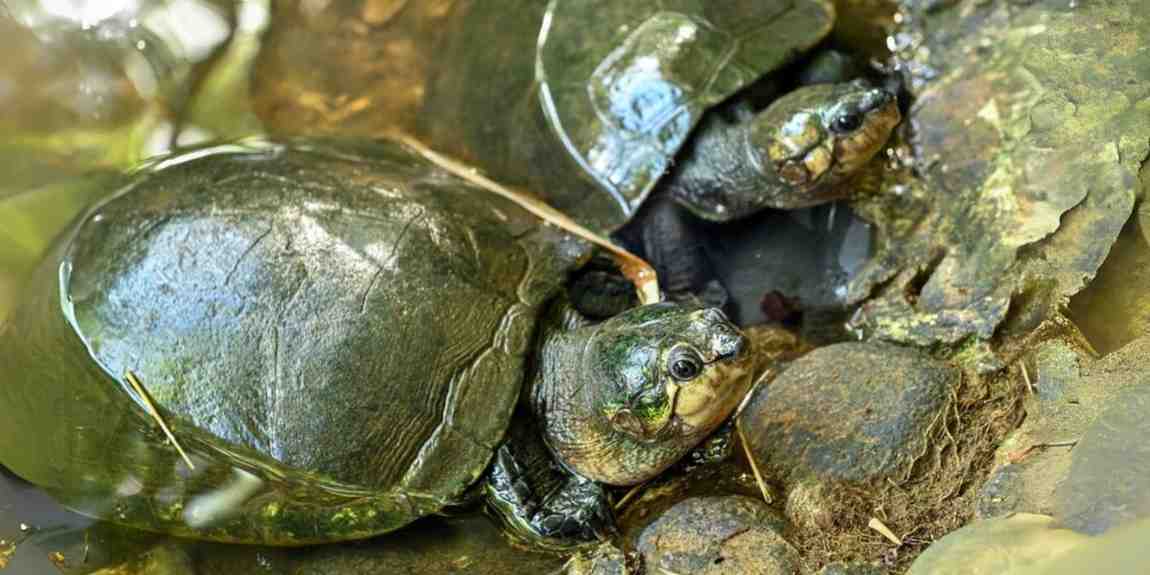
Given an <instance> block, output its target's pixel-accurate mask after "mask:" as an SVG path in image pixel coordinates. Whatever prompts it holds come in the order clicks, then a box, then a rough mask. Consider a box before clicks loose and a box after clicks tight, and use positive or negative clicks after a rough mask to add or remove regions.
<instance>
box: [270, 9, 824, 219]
mask: <svg viewBox="0 0 1150 575" xmlns="http://www.w3.org/2000/svg"><path fill="white" fill-rule="evenodd" d="M285 4H287V5H285V6H284V9H283V11H282V13H281V14H279V15H278V16H277V21H276V23H275V25H274V26H273V27H272V30H271V31H270V33H269V36H268V38H267V40H266V42H265V45H264V49H263V51H262V53H261V61H260V63H259V66H258V68H257V74H256V86H255V93H256V107H257V111H258V112H259V113H260V115H261V117H262V118H264V120H265V121H267V123H268V124H269V126H271V128H272V129H273V130H278V131H281V132H296V131H304V130H315V129H321V130H326V131H329V132H334V133H340V134H347V133H354V134H378V133H385V132H388V131H391V130H396V129H398V130H402V131H404V132H407V133H410V134H413V135H415V136H416V137H418V138H421V139H423V140H424V141H425V142H426V143H427V145H429V146H430V147H432V148H435V149H437V150H439V151H441V152H444V153H448V154H450V155H453V156H455V157H457V158H459V159H461V160H463V161H465V162H467V163H469V164H471V165H474V166H477V167H479V168H481V169H483V170H484V171H486V172H487V173H488V175H490V176H492V177H493V178H495V179H496V180H498V181H500V182H502V183H505V184H510V185H516V186H521V187H524V188H526V189H528V190H530V191H531V192H533V193H536V194H539V195H540V196H542V197H543V198H544V199H545V200H547V201H548V202H549V203H550V204H552V205H553V206H554V207H556V208H558V209H559V210H561V211H564V212H566V213H568V214H571V215H572V216H573V217H575V218H576V219H577V220H579V221H580V222H581V223H583V224H584V225H588V226H589V227H591V228H592V229H595V230H596V231H599V232H610V231H614V230H615V229H617V228H618V227H619V226H621V225H622V224H623V223H625V222H626V220H627V219H628V218H629V217H630V216H631V215H632V214H633V213H634V211H635V210H636V208H637V207H638V205H639V204H640V203H641V202H642V201H643V199H644V198H645V197H646V195H647V194H648V192H649V191H650V190H651V188H652V187H653V185H654V184H655V182H656V181H657V180H658V179H659V178H660V176H662V174H663V173H664V172H665V171H666V170H667V168H668V167H669V166H670V164H671V162H672V160H673V159H674V156H675V154H676V153H677V151H678V150H679V148H680V147H681V146H682V145H683V143H684V142H685V141H686V139H687V136H688V135H689V134H690V132H691V130H692V129H693V127H694V126H695V125H696V124H697V122H698V121H699V119H700V117H701V116H702V115H703V113H704V112H705V111H706V110H707V109H708V108H709V107H711V106H713V105H714V104H716V103H718V102H719V101H721V100H723V99H725V98H727V97H729V96H731V95H732V94H733V93H735V92H736V91H738V90H739V89H741V88H743V87H744V86H746V85H747V84H748V83H750V82H752V81H754V80H756V79H758V78H760V77H762V76H763V75H764V74H767V73H768V72H771V71H773V70H775V69H777V68H778V67H780V66H782V65H785V64H787V63H788V62H790V61H792V60H793V59H794V58H795V57H796V56H797V55H798V54H799V53H801V52H803V51H805V50H807V49H809V48H811V47H812V46H813V45H814V44H816V43H817V42H818V41H819V40H821V39H822V38H823V37H825V36H826V34H828V33H829V32H830V29H831V25H832V23H833V20H834V9H833V6H832V5H831V4H830V3H829V2H828V1H827V0H759V1H748V0H729V1H723V2H715V1H704V0H693V1H689V0H676V1H666V0H659V1H656V0H638V1H634V2H618V1H614V0H552V1H551V2H549V3H542V2H537V1H534V0H532V1H513V2H499V3H494V2H433V3H410V2H409V3H406V4H403V5H402V7H401V8H397V9H395V10H393V11H389V12H388V13H387V14H386V16H384V15H379V14H376V12H375V11H368V10H367V9H366V7H365V8H364V9H362V10H356V9H354V6H356V5H357V3H356V2H354V1H351V0H347V1H343V2H340V1H336V2H333V3H332V5H331V6H329V8H328V9H327V10H326V11H325V12H324V13H323V14H321V15H316V14H308V13H305V12H303V11H301V10H302V9H301V8H299V7H298V6H296V7H293V5H294V4H297V3H285ZM369 13H370V14H371V15H374V16H373V18H374V20H372V21H371V22H370V26H366V25H365V22H364V21H365V19H368V15H369ZM349 29H352V30H357V31H360V32H361V33H360V34H352V35H348V34H346V32H345V31H346V30H349ZM349 56H350V57H349ZM311 70H320V71H319V72H311ZM301 94H306V95H307V97H306V98H304V97H301Z"/></svg>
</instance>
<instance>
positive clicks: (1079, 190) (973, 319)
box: [852, 0, 1150, 345]
mask: <svg viewBox="0 0 1150 575" xmlns="http://www.w3.org/2000/svg"><path fill="white" fill-rule="evenodd" d="M1070 4H1074V6H1073V7H1069V5H1068V3H1067V2H1065V1H1064V0H1047V1H1041V0H1039V1H1034V2H1024V3H1023V2H1008V1H1005V0H1001V1H992V2H986V1H982V0H966V1H956V2H949V3H942V4H940V3H937V2H908V3H907V5H908V6H909V7H910V9H909V10H907V11H906V12H905V13H904V14H903V20H904V22H907V24H906V26H904V29H903V30H902V31H900V33H899V34H898V35H896V36H895V38H894V40H893V41H892V43H893V44H894V45H896V46H897V47H898V48H899V52H898V54H899V60H900V67H901V68H902V69H903V70H906V71H908V75H907V82H908V84H909V86H910V91H911V95H912V97H913V98H914V104H913V106H912V108H911V110H910V113H909V129H910V133H911V134H912V138H911V140H910V144H911V147H912V149H913V151H914V155H915V157H916V172H918V173H920V174H921V177H919V178H915V179H913V180H910V181H899V180H898V179H897V178H895V179H894V180H895V181H892V182H890V183H889V184H888V185H886V186H885V187H884V189H883V191H882V193H880V194H877V195H876V196H875V197H874V199H872V200H870V201H867V202H862V203H861V204H860V205H859V206H858V209H859V210H860V211H861V212H867V213H869V214H870V217H871V218H872V219H873V221H875V223H876V225H877V226H878V228H879V229H880V230H881V232H880V234H879V235H880V241H879V244H880V249H879V251H878V253H877V254H876V256H875V257H874V258H873V259H872V262H871V264H870V266H869V268H868V269H866V270H864V271H863V272H862V273H860V279H859V280H858V281H856V282H855V285H854V286H852V290H854V291H869V290H870V289H871V288H872V287H873V286H876V285H877V286H879V290H878V292H879V293H878V294H877V296H876V297H875V298H873V299H872V300H871V301H870V302H869V303H868V304H867V306H866V307H864V309H863V312H862V313H861V314H860V317H859V318H858V322H857V325H858V326H859V327H860V329H863V330H865V331H867V332H868V333H871V334H873V335H875V336H876V337H880V338H883V339H887V340H892V341H898V342H912V343H916V344H919V345H932V344H937V343H944V344H955V343H957V342H960V341H962V340H964V339H965V338H967V337H970V336H975V337H978V338H981V339H990V338H991V337H992V336H993V335H994V334H995V328H996V327H997V326H998V325H999V324H1000V323H1001V322H1002V321H1003V320H1004V318H1006V316H1007V312H1008V310H1010V309H1011V303H1012V301H1013V302H1014V303H1020V302H1024V301H1025V305H1024V306H1023V307H1032V308H1036V309H1037V310H1038V312H1037V313H1038V315H1040V316H1042V315H1045V314H1047V313H1048V312H1049V310H1051V309H1053V304H1054V302H1057V301H1059V299H1060V298H1063V297H1066V296H1069V295H1072V294H1074V293H1076V292H1078V291H1080V290H1081V289H1082V288H1083V287H1085V285H1086V283H1087V282H1088V281H1089V280H1090V279H1091V278H1092V277H1093V276H1094V274H1095V272H1096V271H1097V270H1098V267H1099V266H1100V265H1101V264H1102V261H1103V260H1104V259H1105V257H1106V255H1107V253H1108V251H1109V249H1110V246H1111V245H1112V244H1113V243H1114V241H1115V238H1116V237H1117V236H1118V233H1119V231H1120V230H1121V229H1122V227H1123V225H1124V224H1125V222H1126V220H1127V218H1128V217H1129V215H1130V213H1131V210H1132V207H1133V204H1134V199H1135V196H1136V194H1137V191H1138V188H1139V186H1138V183H1137V178H1136V174H1137V173H1138V170H1139V168H1140V165H1141V163H1142V162H1143V160H1144V159H1145V158H1146V157H1147V153H1148V150H1150V115H1148V114H1147V113H1146V111H1147V110H1148V109H1150V80H1148V78H1150V75H1147V73H1146V70H1147V69H1148V67H1150V52H1147V51H1146V50H1145V49H1144V47H1145V46H1146V45H1147V44H1148V40H1150V16H1147V11H1146V10H1145V9H1144V6H1143V5H1142V4H1141V3H1140V2H1139V1H1137V0H1118V1H1112V2H1081V3H1070ZM899 198H913V199H914V202H912V203H916V204H918V205H920V206H921V207H923V208H924V211H925V215H921V214H919V213H917V212H915V210H909V211H908V210H907V209H905V207H903V206H902V205H901V204H899V203H898V200H899ZM883 206H887V207H883ZM911 214H913V216H912V215H911ZM883 282H886V283H883ZM1019 311H1023V310H1019Z"/></svg>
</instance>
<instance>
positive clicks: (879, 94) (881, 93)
mask: <svg viewBox="0 0 1150 575" xmlns="http://www.w3.org/2000/svg"><path fill="white" fill-rule="evenodd" d="M892 100H894V94H891V93H890V92H888V91H887V90H883V89H881V88H876V89H874V90H871V91H869V92H867V94H866V96H865V97H864V98H863V108H864V109H866V110H867V111H870V110H877V109H879V108H881V107H883V106H886V105H887V104H889V103H891V101H892Z"/></svg>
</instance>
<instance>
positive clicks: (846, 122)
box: [831, 112, 863, 134]
mask: <svg viewBox="0 0 1150 575" xmlns="http://www.w3.org/2000/svg"><path fill="white" fill-rule="evenodd" d="M862 121H863V119H862V114H859V113H857V112H845V113H842V114H839V115H838V116H835V119H833V120H831V130H833V131H835V132H838V133H840V134H845V133H847V132H853V131H855V130H857V129H859V126H862Z"/></svg>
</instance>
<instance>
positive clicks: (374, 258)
mask: <svg viewBox="0 0 1150 575" xmlns="http://www.w3.org/2000/svg"><path fill="white" fill-rule="evenodd" d="M368 157H370V158H371V159H365V158H368ZM585 251H586V246H585V245H583V244H582V243H581V242H575V241H573V240H570V239H564V238H562V237H560V236H558V234H556V233H555V232H553V231H551V230H550V229H548V228H545V227H544V226H541V225H539V222H538V221H537V220H536V219H535V218H534V217H532V216H530V215H528V214H527V213H526V212H524V211H523V210H521V209H520V208H518V207H517V206H515V205H514V204H512V203H510V202H508V201H506V200H502V199H500V198H497V197H494V196H493V195H492V194H490V193H489V192H486V191H484V190H481V189H479V188H475V187H472V186H470V185H468V184H465V183H464V182H462V181H461V180H459V179H457V178H455V177H453V176H451V175H449V174H447V173H445V172H443V171H441V170H439V169H437V168H435V167H434V166H431V165H430V164H428V163H426V162H425V161H424V160H423V159H422V158H419V157H416V156H414V155H413V154H411V153H409V152H408V151H407V150H405V149H404V148H402V147H400V146H397V145H391V144H386V143H379V144H372V145H370V146H368V145H364V146H361V147H360V148H359V149H351V148H349V147H347V146H344V147H343V148H335V147H325V146H311V145H305V144H300V143H297V144H294V145H288V146H280V145H265V146H257V147H254V148H245V149H238V148H236V147H224V148H215V149H209V150H202V151H198V152H194V153H189V154H186V155H184V156H180V157H176V158H172V159H169V160H166V161H164V162H161V163H160V164H158V165H157V166H155V167H154V168H152V169H150V170H148V171H147V173H144V174H142V175H141V177H140V179H139V180H138V181H137V182H136V183H134V184H133V185H132V186H130V187H129V188H128V189H126V190H124V191H123V192H121V193H119V194H117V195H116V196H114V197H113V198H112V199H110V200H107V201H105V202H103V203H102V204H100V205H98V206H97V207H96V208H94V209H93V210H92V211H90V212H89V213H88V214H87V215H86V216H85V217H83V218H82V219H81V220H80V221H79V223H78V224H77V226H76V227H75V228H74V229H73V230H72V231H71V232H69V233H68V234H67V236H66V237H65V238H63V240H62V241H61V243H60V244H59V245H58V247H57V248H56V250H55V252H54V253H53V254H52V255H51V256H50V257H49V258H48V260H47V261H46V262H45V263H44V265H43V266H42V268H41V269H40V270H39V272H38V274H37V275H36V276H35V277H34V278H33V280H32V281H31V283H30V284H29V285H28V287H27V292H26V297H25V300H24V302H23V304H22V305H21V307H20V308H19V309H18V310H17V311H15V312H14V313H13V315H12V317H11V318H10V320H9V321H8V323H6V324H4V325H3V327H2V328H0V364H3V365H5V366H6V369H5V371H6V373H9V374H15V376H14V377H12V378H11V379H9V380H8V381H6V382H5V385H4V386H3V387H0V411H2V412H3V413H4V414H5V417H4V418H0V462H2V463H3V464H4V465H5V466H7V467H9V468H10V469H11V470H12V471H14V472H16V473H17V474H19V475H21V476H23V477H25V478H26V479H28V480H30V481H32V482H34V483H36V484H39V485H41V486H43V487H45V488H46V489H48V491H49V492H51V493H53V494H54V495H56V496H57V497H59V498H61V499H62V500H64V501H65V502H66V503H67V504H69V505H71V506H73V507H75V508H76V509H78V510H80V511H82V512H84V513H88V514H92V515H95V516H99V517H104V518H107V519H111V520H113V521H117V522H121V523H126V524H129V525H134V526H137V527H143V528H148V529H156V530H161V531H167V532H173V533H177V534H183V535H189V536H195V537H205V538H212V539H219V540H227V541H253V542H265V543H273V544H300V543H308V542H316V541H329V540H337V539H347V538H353V537H363V536H365V535H367V534H370V533H375V532H381V531H386V530H390V529H394V528H396V527H399V526H401V525H403V524H405V523H407V522H408V521H410V520H412V519H415V518H416V517H418V516H421V515H424V514H427V513H430V512H434V511H436V510H438V509H439V508H441V507H442V506H443V505H445V504H447V503H449V502H451V501H452V500H454V499H456V498H458V497H459V496H460V495H461V493H462V492H463V491H464V489H466V488H467V487H468V486H469V485H470V484H472V483H473V482H474V481H475V480H476V479H477V478H478V477H479V476H480V475H481V473H482V472H483V470H484V469H485V467H486V466H487V464H488V461H489V458H490V456H491V454H492V451H493V449H494V448H495V446H496V444H497V443H498V442H499V441H500V440H501V438H502V436H503V433H504V431H505V429H506V426H507V424H508V421H509V418H510V416H511V412H512V409H513V407H514V405H515V403H516V400H517V398H518V395H519V390H520V385H521V383H522V381H523V379H524V369H525V365H524V364H525V358H526V355H527V354H528V353H529V349H530V347H531V342H532V337H533V334H534V331H535V323H536V319H537V317H538V315H539V314H538V311H539V308H540V306H541V305H542V304H543V303H544V302H545V301H546V300H547V299H548V298H549V297H550V296H551V295H552V294H553V293H554V291H555V290H556V289H557V288H558V286H559V285H560V284H561V282H562V281H563V278H564V274H563V272H564V271H565V270H567V269H568V268H570V267H571V266H572V265H574V264H575V263H576V261H577V260H578V259H579V258H580V257H582V256H583V254H584V252H585ZM128 371H131V372H132V373H134V374H135V375H136V376H138V379H139V380H140V382H141V383H142V384H143V386H144V387H145V388H146V389H147V391H148V393H149V394H150V395H151V397H152V398H153V400H154V402H155V403H156V404H157V405H158V406H159V407H160V409H161V412H162V414H163V417H164V419H165V420H166V421H167V422H168V423H169V424H170V425H171V427H172V428H173V430H174V432H175V435H176V437H177V438H178V439H179V441H180V443H181V444H182V445H183V446H184V447H185V448H186V449H187V450H188V451H189V452H190V453H191V457H192V460H193V462H194V463H195V469H194V470H191V469H188V467H187V466H186V465H185V464H184V463H183V462H182V460H181V459H180V458H179V457H178V455H177V453H176V451H175V450H174V449H173V448H172V447H171V446H170V445H169V444H168V443H167V442H166V441H165V439H164V436H163V435H162V434H161V430H160V429H159V427H158V426H157V424H156V423H155V422H154V421H153V420H152V419H150V418H149V417H148V416H147V412H146V411H145V409H144V406H143V403H142V401H141V400H140V399H139V398H138V396H137V394H136V393H134V392H133V391H132V388H131V387H130V386H129V385H128V383H127V381H126V379H125V377H124V376H125V374H126V373H127V372H128ZM46 454H51V456H46Z"/></svg>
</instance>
